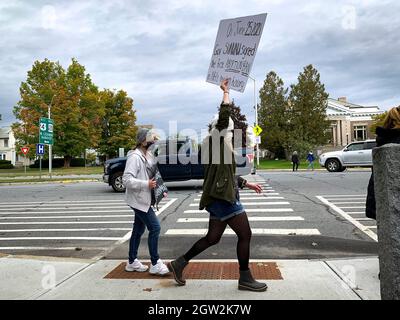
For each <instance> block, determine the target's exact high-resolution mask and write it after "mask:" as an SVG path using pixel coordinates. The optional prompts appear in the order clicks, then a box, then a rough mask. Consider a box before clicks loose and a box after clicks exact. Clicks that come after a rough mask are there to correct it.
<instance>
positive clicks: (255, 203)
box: [189, 202, 290, 207]
mask: <svg viewBox="0 0 400 320" xmlns="http://www.w3.org/2000/svg"><path fill="white" fill-rule="evenodd" d="M242 205H244V206H258V205H260V206H282V205H290V203H289V202H242ZM197 206H198V204H197V203H192V204H190V205H189V207H197Z"/></svg>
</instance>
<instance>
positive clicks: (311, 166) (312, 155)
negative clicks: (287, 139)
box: [307, 151, 315, 171]
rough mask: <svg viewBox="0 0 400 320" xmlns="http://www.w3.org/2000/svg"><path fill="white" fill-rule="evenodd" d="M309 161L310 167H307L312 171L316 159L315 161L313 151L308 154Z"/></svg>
mask: <svg viewBox="0 0 400 320" xmlns="http://www.w3.org/2000/svg"><path fill="white" fill-rule="evenodd" d="M307 161H308V167H307V169H310V168H311V169H312V171H314V161H315V157H314V154H313V152H312V151H310V152H309V153H308V155H307Z"/></svg>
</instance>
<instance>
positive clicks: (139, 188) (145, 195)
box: [122, 128, 169, 276]
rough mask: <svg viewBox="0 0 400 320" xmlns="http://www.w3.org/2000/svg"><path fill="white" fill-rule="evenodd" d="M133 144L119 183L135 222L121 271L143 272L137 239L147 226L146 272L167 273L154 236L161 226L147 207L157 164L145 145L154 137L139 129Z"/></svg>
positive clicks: (144, 266)
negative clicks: (138, 254)
mask: <svg viewBox="0 0 400 320" xmlns="http://www.w3.org/2000/svg"><path fill="white" fill-rule="evenodd" d="M136 143H137V146H136V148H135V150H131V151H129V152H128V155H127V157H128V159H127V161H126V167H125V171H124V174H123V176H122V181H123V184H124V185H125V187H126V193H125V199H126V202H127V204H128V205H129V206H130V207H131V208H132V210H133V211H134V212H135V222H134V224H133V230H132V236H131V239H130V242H129V261H128V263H127V264H126V266H125V270H126V271H129V272H134V271H136V272H145V271H147V269H148V267H147V266H146V265H143V264H142V263H141V262H140V261H139V260H138V259H137V253H138V248H139V244H140V239H141V237H142V235H143V233H144V231H145V229H146V227H147V229H148V230H149V237H148V246H149V252H150V258H151V266H150V270H149V273H150V274H154V275H161V276H163V275H165V274H167V273H169V270H168V268H167V266H166V265H165V264H164V263H163V262H162V260H161V259H160V258H159V255H158V238H159V236H160V230H161V227H160V222H159V221H158V218H157V216H156V214H155V213H154V210H153V208H152V207H151V205H152V204H153V203H152V190H154V189H155V188H156V187H157V181H156V180H155V178H154V177H155V173H156V172H157V164H156V161H155V158H154V157H153V155H152V154H151V152H149V148H150V147H151V146H152V145H153V144H154V136H153V135H152V134H151V132H150V130H149V129H144V128H141V129H139V130H138V133H137V135H136ZM164 195H166V194H164ZM153 198H154V197H153Z"/></svg>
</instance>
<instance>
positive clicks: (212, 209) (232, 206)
mask: <svg viewBox="0 0 400 320" xmlns="http://www.w3.org/2000/svg"><path fill="white" fill-rule="evenodd" d="M206 210H207V211H208V212H209V213H210V219H216V220H220V221H225V220H228V219H230V218H232V217H234V216H237V215H239V214H241V213H243V212H244V209H243V206H242V204H241V203H240V201H239V200H236V201H235V202H234V203H231V202H228V201H225V200H215V201H213V202H212V203H211V204H210V205H209V206H207V207H206Z"/></svg>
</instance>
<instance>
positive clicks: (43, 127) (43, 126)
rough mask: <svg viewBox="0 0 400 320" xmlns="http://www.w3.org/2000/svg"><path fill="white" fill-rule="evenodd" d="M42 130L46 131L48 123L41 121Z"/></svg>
mask: <svg viewBox="0 0 400 320" xmlns="http://www.w3.org/2000/svg"><path fill="white" fill-rule="evenodd" d="M40 130H42V131H46V124H45V123H41V124H40Z"/></svg>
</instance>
